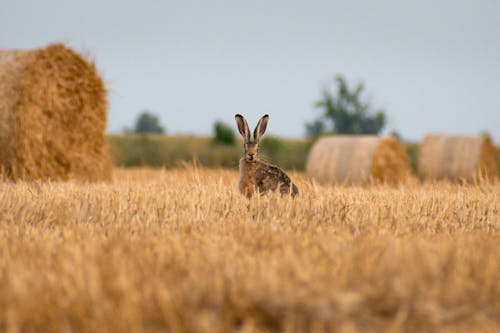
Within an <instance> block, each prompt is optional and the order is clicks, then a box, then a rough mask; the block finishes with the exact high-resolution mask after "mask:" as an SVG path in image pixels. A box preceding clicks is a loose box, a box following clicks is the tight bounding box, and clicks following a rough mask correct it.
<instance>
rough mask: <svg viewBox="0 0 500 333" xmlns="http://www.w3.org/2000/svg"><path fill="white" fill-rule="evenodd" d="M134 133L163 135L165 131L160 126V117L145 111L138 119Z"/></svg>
mask: <svg viewBox="0 0 500 333" xmlns="http://www.w3.org/2000/svg"><path fill="white" fill-rule="evenodd" d="M134 132H135V133H156V134H162V133H164V132H165V129H164V128H163V126H161V125H160V119H159V118H158V116H156V115H154V114H152V113H150V112H148V111H143V112H141V114H140V115H139V117H138V118H137V121H136V123H135V128H134Z"/></svg>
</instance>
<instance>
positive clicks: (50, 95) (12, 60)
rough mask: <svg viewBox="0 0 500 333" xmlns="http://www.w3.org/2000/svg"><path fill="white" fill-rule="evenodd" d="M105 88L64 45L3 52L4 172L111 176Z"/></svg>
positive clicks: (0, 117)
mask: <svg viewBox="0 0 500 333" xmlns="http://www.w3.org/2000/svg"><path fill="white" fill-rule="evenodd" d="M106 94H107V92H106V88H105V86H104V83H103V81H102V79H101V78H100V77H99V75H98V73H97V70H96V68H95V65H94V64H93V63H89V62H88V61H86V60H85V59H84V58H83V57H82V56H80V55H79V54H78V53H76V52H74V51H73V50H71V49H69V48H67V47H65V46H64V45H62V44H53V45H49V46H47V47H45V48H41V49H35V50H22V51H21V50H0V171H1V173H3V175H4V177H5V176H6V177H7V178H10V179H13V180H20V179H21V180H35V179H40V180H48V179H51V180H67V179H77V180H82V181H99V180H108V179H109V178H110V177H111V162H110V158H109V156H108V151H107V148H106V136H105V129H106V112H107V99H106Z"/></svg>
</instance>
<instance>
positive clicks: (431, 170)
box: [418, 134, 496, 182]
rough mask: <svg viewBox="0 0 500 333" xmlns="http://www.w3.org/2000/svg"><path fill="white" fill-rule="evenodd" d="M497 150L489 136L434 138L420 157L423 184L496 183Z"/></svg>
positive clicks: (426, 141) (429, 138) (426, 140)
mask: <svg viewBox="0 0 500 333" xmlns="http://www.w3.org/2000/svg"><path fill="white" fill-rule="evenodd" d="M495 172H496V160H495V148H494V147H493V143H492V141H491V138H490V137H489V136H460V135H438V134H431V135H427V136H426V137H425V138H424V141H423V142H422V144H421V145H420V149H419V154H418V175H419V177H420V178H421V179H424V180H437V179H448V180H454V181H467V182H470V181H480V180H493V179H494V177H495Z"/></svg>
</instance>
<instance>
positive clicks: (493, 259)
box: [0, 168, 500, 333]
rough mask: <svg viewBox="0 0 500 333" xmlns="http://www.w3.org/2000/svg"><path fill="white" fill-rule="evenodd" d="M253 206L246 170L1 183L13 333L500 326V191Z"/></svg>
mask: <svg viewBox="0 0 500 333" xmlns="http://www.w3.org/2000/svg"><path fill="white" fill-rule="evenodd" d="M292 178H293V180H294V181H295V182H296V183H297V184H298V185H299V188H300V191H301V192H300V196H299V198H298V199H296V200H291V199H288V198H286V199H283V200H280V199H279V198H277V197H263V198H254V199H252V200H250V201H249V200H247V199H245V198H243V197H241V196H240V195H239V193H238V192H237V189H236V182H237V173H236V172H232V171H222V170H220V171H218V170H212V171H209V170H196V169H193V168H187V169H184V170H171V171H154V170H146V169H143V170H129V171H124V170H117V171H116V172H115V181H114V182H113V183H112V184H89V185H81V184H77V183H39V182H33V183H16V184H14V183H8V182H0V331H8V332H34V331H37V332H49V331H53V332H82V331H86V332H123V331H128V332H141V331H145V332H156V331H158V332H160V331H161V332H318V333H319V332H357V331H358V332H371V331H381V332H382V331H383V332H416V331H427V332H432V331H448V332H457V331H462V332H472V331H474V332H479V331H481V332H486V331H491V332H494V331H498V330H500V283H499V281H500V232H499V230H500V213H499V209H500V199H499V193H500V184H499V183H498V182H497V183H496V184H490V185H481V186H473V185H453V184H448V183H436V184H426V185H419V184H416V183H415V184H410V185H407V186H405V187H400V188H396V189H394V188H386V187H365V188H361V187H359V188H348V187H346V188H342V187H337V188H328V187H320V186H316V185H313V184H310V183H309V182H308V181H307V180H305V179H304V178H303V177H302V176H301V175H300V174H292Z"/></svg>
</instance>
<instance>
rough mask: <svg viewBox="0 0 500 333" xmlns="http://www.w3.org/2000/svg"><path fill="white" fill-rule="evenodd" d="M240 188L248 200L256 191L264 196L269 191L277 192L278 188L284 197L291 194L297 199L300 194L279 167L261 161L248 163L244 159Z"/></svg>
mask: <svg viewBox="0 0 500 333" xmlns="http://www.w3.org/2000/svg"><path fill="white" fill-rule="evenodd" d="M290 187H291V191H290ZM238 188H239V190H240V192H241V193H242V194H244V195H245V196H246V197H248V198H250V197H251V196H252V194H253V193H254V192H255V191H258V192H259V193H261V194H264V193H266V192H268V191H276V190H277V189H278V188H279V191H280V193H281V194H282V195H286V194H291V195H292V197H295V196H296V195H297V194H298V193H299V190H298V188H297V186H296V185H295V184H293V183H292V181H291V179H290V177H288V175H287V174H286V173H285V172H284V171H283V170H281V169H280V168H278V167H277V166H275V165H271V164H268V163H264V162H261V161H256V162H247V161H246V159H245V158H244V157H243V158H241V159H240V179H239V182H238Z"/></svg>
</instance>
